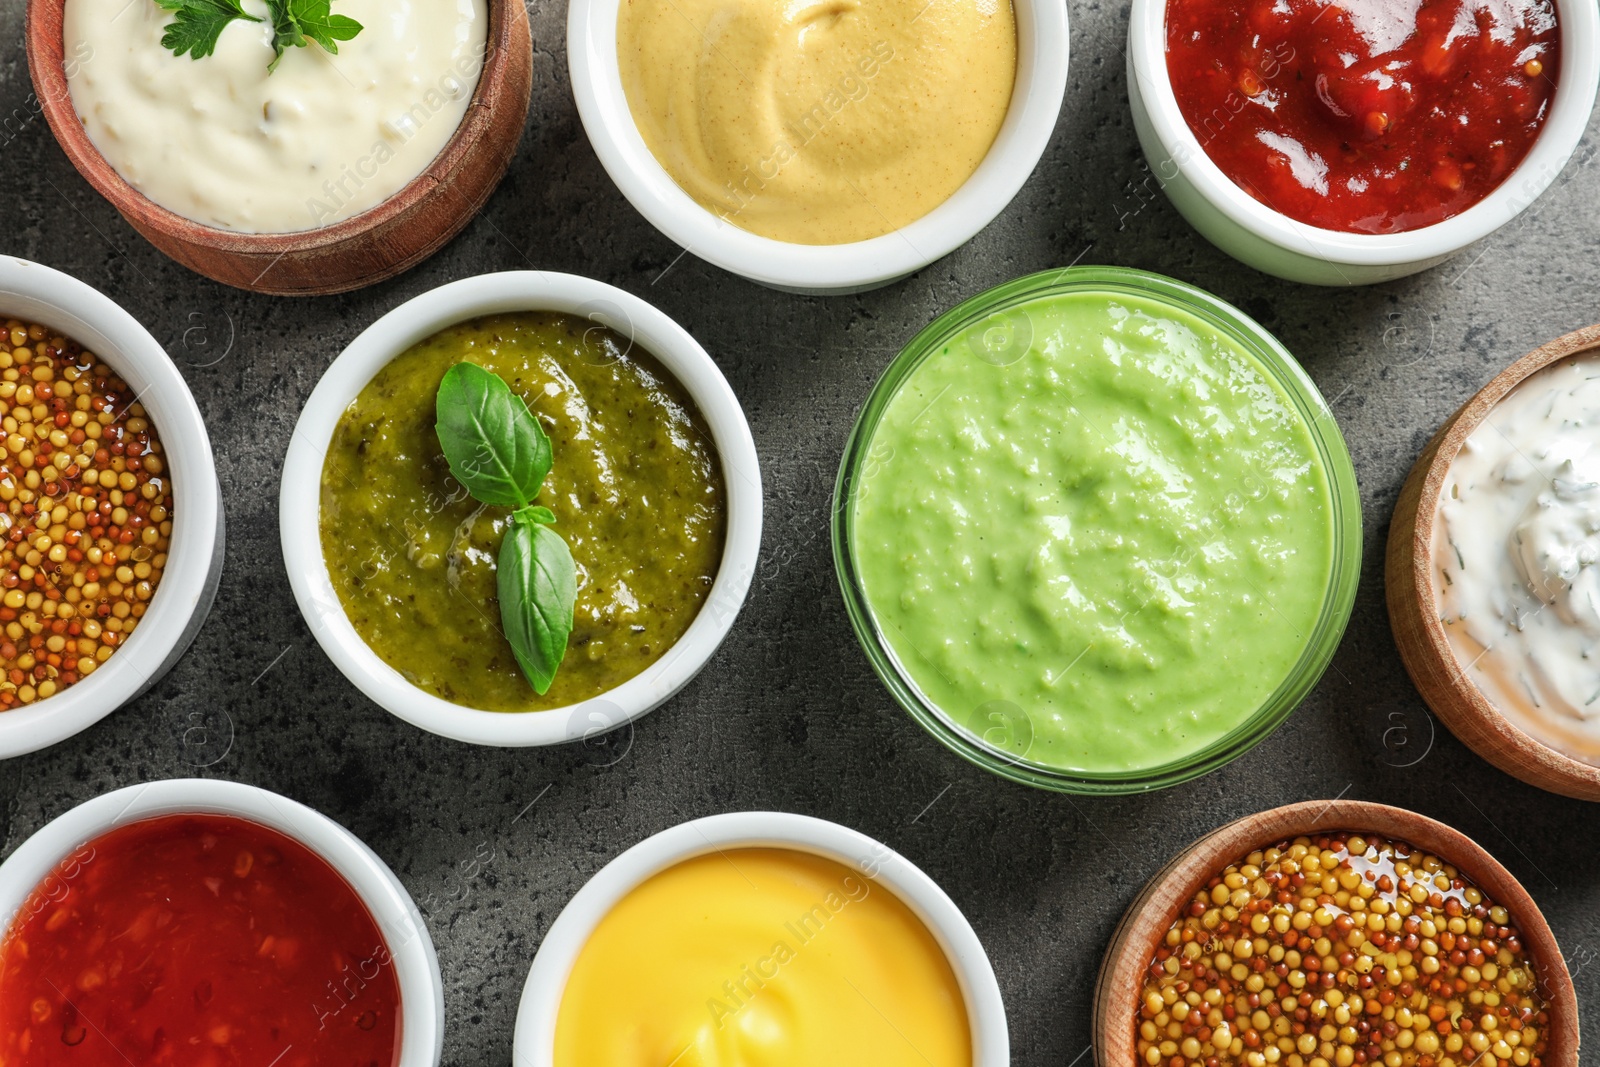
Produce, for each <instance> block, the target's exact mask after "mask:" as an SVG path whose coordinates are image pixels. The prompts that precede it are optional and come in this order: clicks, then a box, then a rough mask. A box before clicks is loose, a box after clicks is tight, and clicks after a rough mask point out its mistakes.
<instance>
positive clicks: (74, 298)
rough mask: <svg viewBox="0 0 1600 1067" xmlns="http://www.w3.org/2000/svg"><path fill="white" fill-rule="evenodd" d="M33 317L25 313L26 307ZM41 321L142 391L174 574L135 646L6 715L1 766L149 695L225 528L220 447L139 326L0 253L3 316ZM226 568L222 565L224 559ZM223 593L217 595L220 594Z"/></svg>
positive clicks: (196, 601)
mask: <svg viewBox="0 0 1600 1067" xmlns="http://www.w3.org/2000/svg"><path fill="white" fill-rule="evenodd" d="M19 301H20V302H21V303H23V304H26V305H29V310H27V311H22V312H19V311H17V310H16V308H17V307H18V302H19ZM9 317H16V318H21V319H28V318H32V319H33V320H34V321H36V322H39V323H41V324H42V325H45V326H49V327H51V328H52V329H56V330H60V331H61V332H62V333H63V334H64V335H66V336H67V337H69V338H71V339H72V340H75V341H77V342H78V343H79V344H81V345H83V346H84V348H86V349H88V350H89V351H90V352H93V353H94V354H95V355H96V356H98V357H100V358H101V359H103V360H104V361H105V362H106V364H107V365H108V366H110V367H111V368H113V369H114V370H116V371H117V373H118V374H120V375H122V377H123V378H124V379H125V380H126V381H127V382H128V384H129V385H131V386H133V387H134V388H135V389H136V390H138V394H137V395H138V399H139V402H140V403H141V404H143V405H144V407H145V409H146V410H147V411H148V412H149V416H150V423H151V425H152V426H154V427H155V430H156V433H157V434H158V435H159V436H160V438H161V443H162V446H163V448H164V449H165V452H164V453H163V458H164V460H165V461H166V463H167V466H168V470H169V471H170V478H171V481H172V492H173V507H172V539H171V545H170V547H169V550H168V553H167V566H166V569H165V570H164V571H163V572H162V575H161V583H160V584H159V585H158V586H156V592H155V596H154V597H152V598H151V600H150V602H149V607H148V608H147V610H146V611H145V614H144V617H143V618H141V619H140V620H139V626H138V628H137V629H136V630H135V631H134V633H133V636H132V637H131V638H129V639H128V643H127V645H126V646H124V647H122V648H119V649H118V650H117V651H116V653H115V654H114V655H112V656H111V658H110V659H108V660H106V661H105V663H103V664H101V665H100V666H99V667H98V668H96V670H95V671H94V673H93V674H91V675H89V676H88V677H87V678H84V679H82V680H81V681H79V682H78V683H77V684H75V685H72V686H69V687H68V688H66V689H63V690H61V691H60V692H59V693H56V694H55V695H54V696H51V697H47V698H46V699H44V700H41V701H39V702H38V703H35V704H29V705H24V706H22V707H19V708H16V709H13V710H11V711H5V712H0V759H3V758H8V757H11V756H17V755H21V754H23V753H26V752H34V751H37V750H38V749H41V748H45V747H47V746H49V745H53V744H56V743H57V742H59V741H63V740H65V739H67V738H68V737H71V736H73V735H74V734H76V733H78V732H79V731H81V730H84V729H87V728H88V727H90V726H92V725H93V724H95V723H97V722H99V721H100V720H101V719H103V718H105V717H106V716H107V715H109V714H111V713H112V712H113V711H115V710H117V708H119V707H121V706H122V705H123V704H125V703H127V702H128V701H130V700H132V699H133V698H134V697H136V696H138V695H139V694H140V693H141V692H143V691H144V690H145V689H146V688H148V687H149V686H150V685H151V684H152V683H153V682H154V681H155V680H156V677H157V676H158V674H159V672H160V669H161V668H162V666H163V665H169V664H168V660H169V658H170V657H172V656H173V654H174V653H175V652H176V651H179V650H180V642H183V641H185V640H186V638H187V637H188V636H192V635H191V634H187V633H186V631H187V630H188V628H189V624H190V622H191V620H192V619H193V618H194V616H195V613H196V612H197V611H198V610H200V609H201V604H202V602H203V601H205V602H206V603H207V606H209V596H208V590H207V582H208V579H211V580H214V577H215V575H214V574H213V573H212V572H213V554H214V553H215V551H216V549H217V536H218V532H219V527H220V523H221V521H222V500H221V494H220V490H219V488H218V484H217V470H216V464H215V461H214V459H213V458H212V454H211V439H210V437H209V436H208V434H207V432H206V424H205V419H204V418H203V417H202V416H201V414H200V408H199V407H198V406H197V405H196V404H195V401H194V395H193V394H192V393H190V391H189V386H188V383H187V382H185V381H184V380H183V375H182V374H180V373H178V369H177V367H176V366H174V365H173V362H172V360H171V359H169V358H168V356H167V353H166V351H165V350H164V349H163V348H162V347H161V345H160V344H159V343H158V342H157V341H156V339H155V338H154V337H152V336H151V335H150V331H148V330H146V329H145V328H144V327H143V326H142V325H140V324H139V322H138V321H137V320H136V319H135V318H134V317H133V316H132V315H130V314H129V313H128V312H127V311H125V310H124V309H123V308H122V307H121V306H120V305H118V304H117V303H116V302H115V301H113V300H112V299H111V298H110V297H108V296H106V295H105V294H104V293H101V292H100V291H99V290H98V289H95V288H93V287H92V286H90V285H88V284H86V283H84V282H81V281H79V280H78V279H76V278H74V277H72V276H71V275H70V274H65V273H63V272H61V271H58V270H55V269H53V268H51V267H46V266H44V265H42V264H39V263H33V262H30V261H29V260H25V259H19V258H17V257H15V256H4V255H0V318H9ZM218 562H220V561H218ZM213 588H214V587H213Z"/></svg>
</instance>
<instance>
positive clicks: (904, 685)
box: [829, 266, 1362, 795]
mask: <svg viewBox="0 0 1600 1067" xmlns="http://www.w3.org/2000/svg"><path fill="white" fill-rule="evenodd" d="M1097 291H1102V292H1108V293H1111V294H1117V293H1121V294H1124V295H1132V296H1139V297H1144V298H1146V299H1153V300H1155V301H1157V302H1162V303H1166V304H1168V305H1170V306H1172V307H1173V308H1175V309H1176V310H1179V311H1181V312H1184V313H1185V314H1187V315H1189V316H1192V317H1193V318H1195V319H1197V320H1199V321H1200V322H1202V323H1204V324H1206V325H1208V326H1210V327H1211V328H1213V329H1215V330H1217V331H1218V332H1219V333H1221V334H1223V335H1225V336H1227V337H1229V338H1230V339H1232V340H1233V341H1234V342H1235V343H1237V344H1238V345H1239V346H1240V347H1242V348H1243V349H1244V350H1245V351H1246V352H1248V353H1249V354H1250V355H1251V356H1252V357H1253V358H1254V359H1255V361H1256V362H1257V363H1258V364H1259V365H1260V366H1261V368H1262V370H1263V371H1265V372H1266V373H1267V374H1269V375H1270V376H1271V377H1272V379H1273V380H1274V381H1276V382H1277V383H1278V385H1279V387H1280V388H1281V389H1282V390H1283V392H1284V394H1285V395H1286V396H1287V398H1288V399H1289V400H1290V402H1291V403H1292V404H1293V406H1294V408H1295V410H1296V411H1297V412H1298V413H1299V415H1300V417H1301V420H1302V423H1303V425H1304V426H1305V427H1306V431H1307V433H1308V434H1309V435H1310V437H1311V440H1312V443H1313V444H1314V446H1315V447H1316V450H1317V454H1318V457H1319V458H1320V459H1321V461H1322V465H1323V471H1324V475H1325V477H1326V479H1327V485H1328V498H1329V507H1330V511H1331V515H1332V521H1331V529H1330V534H1331V538H1332V546H1331V548H1332V557H1333V558H1332V565H1331V567H1330V569H1329V574H1328V581H1327V590H1326V593H1325V595H1324V597H1323V603H1322V608H1321V610H1320V611H1319V613H1318V616H1317V621H1316V624H1315V626H1314V627H1313V629H1312V632H1311V634H1310V635H1309V636H1308V638H1307V640H1306V642H1305V645H1304V647H1303V648H1302V649H1301V653H1300V656H1299V658H1298V659H1297V660H1296V662H1295V664H1294V666H1293V667H1292V668H1291V669H1290V670H1289V671H1288V672H1287V673H1286V674H1285V676H1284V678H1283V679H1282V680H1281V681H1280V683H1279V684H1278V686H1277V687H1276V688H1275V689H1274V690H1273V691H1272V693H1271V694H1269V695H1268V696H1267V698H1266V699H1265V700H1264V701H1262V703H1261V705H1260V706H1259V707H1258V708H1257V709H1256V711H1255V712H1254V713H1253V714H1251V715H1250V716H1248V717H1247V718H1245V719H1244V720H1243V721H1241V722H1240V724H1239V725H1238V726H1236V727H1235V728H1234V729H1233V730H1231V731H1230V732H1229V733H1227V734H1226V735H1224V736H1223V737H1222V738H1220V739H1218V740H1217V741H1215V742H1213V743H1211V744H1210V745H1207V746H1205V747H1203V748H1201V749H1199V750H1198V751H1196V752H1194V753H1191V754H1189V755H1187V756H1184V757H1182V758H1180V759H1177V760H1173V761H1171V762H1168V763H1165V764H1162V765H1160V766H1156V767H1150V768H1141V769H1139V770H1136V771H1129V772H1120V773H1115V774H1095V773H1086V772H1079V771H1068V770H1064V769H1061V768H1055V767H1050V766H1047V765H1045V764H1042V763H1036V762H1033V761H1029V760H1026V759H1023V758H1022V757H1018V756H1017V755H1015V754H1013V753H1009V752H1006V751H1005V750H1003V749H1000V748H998V747H997V746H994V745H991V744H988V743H985V742H984V741H982V740H981V739H980V738H978V737H976V736H975V735H974V734H973V733H972V732H971V731H969V730H968V729H966V728H963V727H960V726H957V725H956V724H955V722H954V721H953V720H952V719H950V718H948V717H947V716H946V715H945V713H944V712H942V711H941V710H939V708H938V707H937V706H936V705H935V704H934V703H933V702H932V701H930V700H928V699H927V698H926V697H924V696H923V695H922V694H921V692H920V691H919V690H918V688H917V686H916V684H915V683H914V682H913V681H912V680H911V679H910V678H909V676H908V675H907V674H906V672H904V671H903V670H902V669H901V668H900V666H899V664H898V662H897V660H896V657H895V655H894V653H893V652H892V650H891V649H890V647H889V644H888V642H887V641H886V640H884V638H883V635H882V633H881V632H880V631H879V628H878V626H877V623H876V621H875V618H874V615H873V612H872V609H871V606H870V602H869V600H868V598H867V594H866V590H865V588H864V587H863V584H862V582H861V578H860V574H859V572H858V571H857V569H856V566H855V559H854V549H853V547H852V534H853V531H854V507H853V506H852V505H853V504H854V501H855V488H856V484H857V481H858V479H859V476H860V468H861V467H862V465H863V463H864V462H865V461H866V459H867V454H868V452H869V451H870V448H871V445H872V440H873V436H874V434H875V432H876V430H877V426H878V423H879V421H880V420H881V419H882V416H883V414H884V412H885V411H886V410H887V408H888V405H889V402H890V401H891V400H892V399H893V398H894V396H895V395H896V394H897V393H898V392H899V389H900V387H901V386H902V385H903V384H904V383H905V382H906V381H907V380H908V379H909V378H910V377H911V374H912V373H913V372H914V371H915V370H916V369H917V368H918V367H920V366H921V365H922V363H923V362H924V361H925V360H926V359H928V358H929V357H931V356H932V355H933V354H934V353H936V352H937V351H938V350H939V349H940V348H941V346H943V345H944V344H945V343H946V342H948V341H950V340H951V339H952V338H957V337H960V336H961V335H963V334H964V333H965V332H966V331H967V330H969V329H971V328H972V327H973V326H975V325H976V324H978V323H979V322H981V321H983V320H986V319H989V318H991V317H992V316H994V315H995V314H997V313H999V312H1003V311H1007V310H1010V309H1012V308H1015V307H1019V306H1021V305H1023V304H1026V303H1029V302H1032V301H1035V300H1038V299H1040V298H1042V297H1047V296H1055V295H1062V294H1066V293H1074V292H1091V293H1092V292H1097ZM829 528H830V537H831V541H832V548H833V560H834V570H835V574H836V575H837V577H838V580H839V587H840V591H841V593H842V594H843V597H844V602H845V610H846V613H847V614H848V615H849V617H850V625H851V628H852V630H854V632H855V635H856V639H857V641H858V642H859V643H860V645H861V647H862V650H863V651H864V652H865V653H866V655H867V659H868V661H869V662H870V663H871V665H872V669H873V672H874V673H875V674H877V676H878V678H879V680H880V681H881V682H882V683H883V685H884V687H885V688H886V689H888V690H889V694H890V696H892V697H893V698H894V700H895V702H896V703H897V704H899V705H900V707H901V708H902V709H904V710H905V711H906V712H907V713H908V714H910V715H911V717H912V718H913V719H915V720H916V721H917V722H918V723H919V724H920V725H921V726H922V727H923V728H924V729H925V730H927V731H928V732H929V733H930V734H932V735H933V736H934V738H935V739H936V740H938V741H939V742H940V743H941V744H943V745H944V746H945V747H946V748H948V749H950V750H951V751H953V752H955V753H956V754H957V755H959V756H961V757H962V758H964V759H966V760H968V761H969V762H971V763H974V764H976V765H978V766H980V767H982V768H984V769H985V770H988V771H990V772H992V773H994V774H997V775H999V776H1001V777H1003V778H1007V779H1010V780H1011V781H1015V782H1020V783H1022V784H1024V785H1030V786H1034V787H1037V788H1042V789H1048V790H1053V791H1056V792H1063V793H1075V794H1086V795H1096V794H1102V795H1117V794H1128V793H1139V792H1145V791H1147V790H1152V789H1163V788H1166V787H1168V786H1173V785H1178V784H1180V783H1182V782H1187V781H1190V780H1192V779H1194V778H1198V777H1200V776H1201V775H1204V774H1207V773H1209V772H1211V771H1213V770H1216V769H1217V768H1219V767H1221V766H1223V765H1224V764H1227V763H1229V762H1231V761H1233V760H1234V759H1237V758H1238V757H1239V756H1242V755H1243V754H1244V753H1246V752H1248V751H1249V750H1250V749H1252V748H1254V747H1255V746H1256V745H1258V744H1259V743H1261V742H1262V741H1264V740H1265V739H1266V738H1267V736H1268V735H1270V734H1271V733H1272V732H1273V731H1274V730H1276V729H1277V728H1278V726H1280V725H1281V724H1282V723H1283V722H1284V720H1286V719H1287V718H1288V717H1289V715H1290V714H1291V713H1292V712H1293V711H1294V710H1295V708H1297V707H1298V706H1299V705H1300V703H1301V702H1302V701H1303V700H1304V699H1305V697H1306V696H1307V695H1308V694H1309V693H1310V692H1311V690H1312V688H1314V687H1315V685H1316V683H1317V682H1318V681H1319V680H1320V679H1321V677H1322V675H1323V674H1324V672H1325V671H1326V670H1327V668H1328V666H1329V665H1330V664H1331V663H1332V661H1333V655H1334V653H1335V652H1336V651H1337V649H1338V647H1339V642H1340V640H1341V639H1342V638H1343V636H1344V631H1345V627H1346V626H1347V624H1348V623H1349V620H1350V615H1351V613H1352V611H1353V610H1354V607H1355V596H1356V588H1357V585H1358V583H1359V580H1360V573H1361V549H1362V546H1361V496H1360V490H1359V488H1358V486H1357V482H1356V474H1355V466H1354V464H1353V463H1352V462H1351V460H1350V453H1349V450H1348V448H1347V446H1346V444H1345V440H1344V434H1343V431H1342V430H1340V428H1339V424H1338V422H1337V420H1336V419H1335V418H1334V416H1333V412H1332V410H1331V409H1330V408H1329V406H1328V403H1327V401H1326V400H1324V399H1323V396H1322V394H1321V392H1320V391H1319V390H1318V389H1317V387H1316V385H1315V383H1313V382H1312V380H1311V378H1310V377H1309V376H1308V375H1307V374H1306V372H1305V370H1304V368H1302V367H1301V366H1300V364H1299V362H1298V361H1297V360H1296V359H1295V358H1294V356H1293V355H1291V354H1290V353H1289V351H1288V349H1287V348H1285V347H1284V345H1283V344H1282V342H1280V341H1279V340H1278V339H1277V338H1276V337H1274V336H1273V335H1272V334H1271V333H1269V332H1268V331H1267V330H1266V329H1265V328H1264V327H1262V326H1261V325H1260V324H1259V323H1257V322H1256V321H1255V320H1254V319H1252V318H1251V317H1250V316H1248V315H1246V314H1245V313H1244V312H1242V311H1240V310H1239V309H1238V308H1236V307H1234V306H1233V305H1231V304H1229V303H1227V302H1226V301H1224V300H1222V299H1221V298H1220V297H1217V296H1214V295H1212V294H1211V293H1208V292H1206V291H1205V290H1203V289H1200V288H1198V287H1196V286H1193V285H1190V284H1188V283H1187V282H1181V281H1178V280H1177V279H1174V278H1169V277H1167V276H1165V275H1161V274H1156V273H1153V272H1150V271H1144V270H1138V269H1135V268H1131V267H1114V266H1070V267H1065V268H1061V269H1057V270H1046V271H1039V272H1037V273H1034V274H1028V275H1024V276H1023V277H1020V278H1016V279H1013V280H1012V281H1009V282H1004V283H1002V284H1000V285H997V286H995V287H993V288H991V289H988V290H985V291H984V292H981V293H979V294H977V295H976V296H973V297H969V298H968V299H966V300H964V301H962V302H961V303H960V304H957V305H956V306H955V307H953V308H951V309H950V310H948V311H946V312H944V313H943V314H941V315H939V316H938V317H937V318H935V319H934V320H933V321H932V322H930V323H928V325H926V326H924V327H923V328H922V329H921V330H919V331H918V332H917V334H916V335H915V336H914V337H912V339H911V340H910V341H909V342H907V344H906V345H905V346H904V347H903V348H902V349H901V350H900V351H899V353H897V354H896V355H895V357H894V358H893V359H892V360H890V362H889V364H888V366H887V367H886V368H885V369H884V371H883V373H882V374H881V375H880V376H879V378H878V380H877V382H876V383H874V385H873V387H872V390H871V392H869V393H868V395H867V399H866V402H865V403H864V404H863V405H862V407H861V410H860V412H859V413H858V415H857V417H856V421H855V424H854V426H853V427H852V429H851V431H850V436H849V437H848V439H847V440H846V442H845V447H844V451H843V455H842V457H841V460H840V464H839V473H838V477H837V479H836V480H835V483H834V496H833V506H832V512H831V515H830V522H829Z"/></svg>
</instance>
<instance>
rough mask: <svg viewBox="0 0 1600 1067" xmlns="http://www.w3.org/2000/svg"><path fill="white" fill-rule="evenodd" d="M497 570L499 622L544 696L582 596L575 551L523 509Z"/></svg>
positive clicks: (507, 538) (513, 524)
mask: <svg viewBox="0 0 1600 1067" xmlns="http://www.w3.org/2000/svg"><path fill="white" fill-rule="evenodd" d="M541 510H542V509H541ZM497 568H498V574H497V581H498V587H499V594H500V625H501V626H502V627H503V628H504V630H505V634H506V640H508V641H510V642H511V651H512V652H513V653H514V654H515V655H516V657H517V666H519V667H521V668H522V673H523V675H524V676H525V677H526V678H527V679H528V682H529V684H530V685H532V686H533V688H534V689H535V690H536V691H537V692H538V693H539V695H540V696H543V695H544V694H545V693H546V692H548V691H549V689H550V683H551V682H553V681H554V680H555V676H556V668H558V667H560V666H561V660H562V657H564V656H565V655H566V654H567V638H568V636H570V635H571V633H572V611H573V605H574V604H575V603H576V601H577V599H578V574H577V568H576V567H575V566H574V565H573V562H572V551H571V550H570V549H569V548H567V543H566V542H565V541H563V540H562V539H561V535H560V534H558V533H556V532H555V531H554V530H552V529H550V528H549V527H547V526H542V525H540V524H539V522H538V521H536V520H534V519H531V518H529V517H528V516H527V514H526V513H524V512H518V513H517V514H515V515H513V516H512V517H511V525H510V527H508V528H507V530H506V536H505V539H504V540H503V541H501V542H500V555H499V558H498V560H497Z"/></svg>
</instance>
